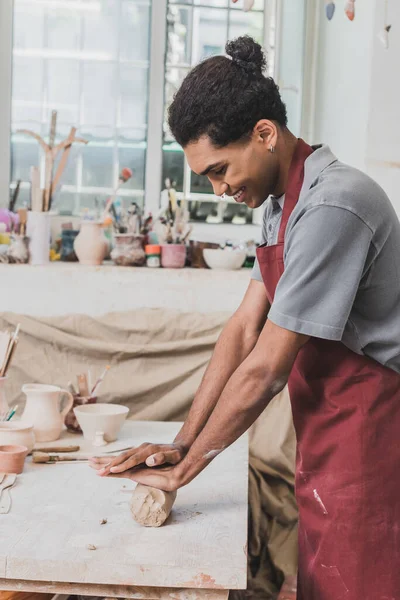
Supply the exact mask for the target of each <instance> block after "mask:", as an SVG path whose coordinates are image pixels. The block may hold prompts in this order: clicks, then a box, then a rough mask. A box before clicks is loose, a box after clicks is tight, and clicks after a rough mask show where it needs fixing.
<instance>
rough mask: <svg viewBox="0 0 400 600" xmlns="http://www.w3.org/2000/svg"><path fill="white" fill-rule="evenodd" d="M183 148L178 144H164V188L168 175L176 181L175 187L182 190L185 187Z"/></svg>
mask: <svg viewBox="0 0 400 600" xmlns="http://www.w3.org/2000/svg"><path fill="white" fill-rule="evenodd" d="M183 161H184V155H183V150H182V149H181V148H179V147H177V144H175V143H173V144H164V146H163V172H162V186H161V187H162V189H163V188H164V187H165V180H166V178H167V177H169V179H170V180H171V181H175V189H176V190H178V192H181V191H182V189H183Z"/></svg>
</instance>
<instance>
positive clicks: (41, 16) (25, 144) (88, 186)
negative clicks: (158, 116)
mask: <svg viewBox="0 0 400 600" xmlns="http://www.w3.org/2000/svg"><path fill="white" fill-rule="evenodd" d="M150 15H151V0H140V1H139V0H118V1H115V0H15V1H14V42H13V81H12V122H11V131H12V138H11V139H12V142H11V144H12V161H11V165H12V167H11V179H12V181H15V180H17V179H21V180H22V182H23V186H22V187H23V190H22V195H23V197H22V200H26V201H27V200H28V194H29V174H30V167H31V166H32V165H37V164H39V163H43V156H42V155H41V154H42V153H41V151H40V150H39V146H38V143H37V142H36V141H35V140H33V139H32V138H29V137H27V136H25V135H21V134H19V133H18V130H20V129H30V130H33V131H35V132H36V133H39V134H40V135H41V136H42V137H44V138H45V139H47V136H48V133H49V123H50V119H51V111H52V110H56V111H57V113H58V117H57V138H56V141H60V140H61V139H63V138H65V137H66V136H67V135H68V133H69V130H70V127H71V126H72V125H74V126H76V127H77V129H78V134H79V135H80V136H81V137H84V138H85V139H87V140H88V141H89V142H90V143H89V144H88V145H87V146H84V147H80V146H78V145H76V146H73V148H72V151H71V155H70V159H69V162H68V167H67V169H66V171H65V172H64V175H63V180H62V188H61V190H60V191H59V192H58V193H56V195H55V201H54V205H53V206H54V209H56V210H59V211H60V212H66V213H71V211H72V212H79V210H80V209H81V208H83V207H87V208H92V207H93V206H94V204H95V203H96V202H97V201H100V202H101V203H103V202H104V200H105V198H106V197H107V196H108V195H109V194H110V193H112V191H113V188H114V185H115V183H116V181H117V180H118V174H119V172H120V169H121V168H122V167H126V166H127V167H130V168H131V169H132V171H133V177H132V178H131V179H130V180H129V181H128V182H127V183H126V184H125V185H124V186H123V188H122V189H121V190H120V192H119V193H120V194H121V195H122V196H124V197H125V198H126V199H127V200H129V201H130V200H131V199H132V200H133V199H134V200H136V201H138V202H139V203H141V202H142V201H143V196H144V174H145V160H146V135H147V96H148V75H149V47H150V45H149V42H150ZM43 166H44V165H43V164H42V167H43Z"/></svg>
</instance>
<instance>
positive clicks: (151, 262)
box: [144, 244, 161, 268]
mask: <svg viewBox="0 0 400 600" xmlns="http://www.w3.org/2000/svg"><path fill="white" fill-rule="evenodd" d="M144 250H145V252H146V265H147V266H148V267H151V268H158V267H161V246H158V245H157V244H149V245H147V246H145V249H144Z"/></svg>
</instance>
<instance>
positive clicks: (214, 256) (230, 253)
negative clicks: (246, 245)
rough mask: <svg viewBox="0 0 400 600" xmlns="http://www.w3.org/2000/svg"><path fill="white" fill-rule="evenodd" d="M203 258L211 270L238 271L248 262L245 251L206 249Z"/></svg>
mask: <svg viewBox="0 0 400 600" xmlns="http://www.w3.org/2000/svg"><path fill="white" fill-rule="evenodd" d="M203 256H204V260H205V262H206V264H207V265H208V266H209V267H210V268H211V269H225V270H227V271H236V270H237V269H240V268H241V267H242V266H243V263H244V261H245V260H246V251H245V250H231V249H228V248H226V249H224V250H222V249H221V248H215V249H214V248H204V250H203Z"/></svg>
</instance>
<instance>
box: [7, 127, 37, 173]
mask: <svg viewBox="0 0 400 600" xmlns="http://www.w3.org/2000/svg"><path fill="white" fill-rule="evenodd" d="M38 164H39V146H38V144H37V142H36V141H35V140H33V139H32V140H30V139H29V138H25V137H23V136H20V135H13V137H12V142H11V181H16V180H17V179H22V181H30V172H31V166H38Z"/></svg>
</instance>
